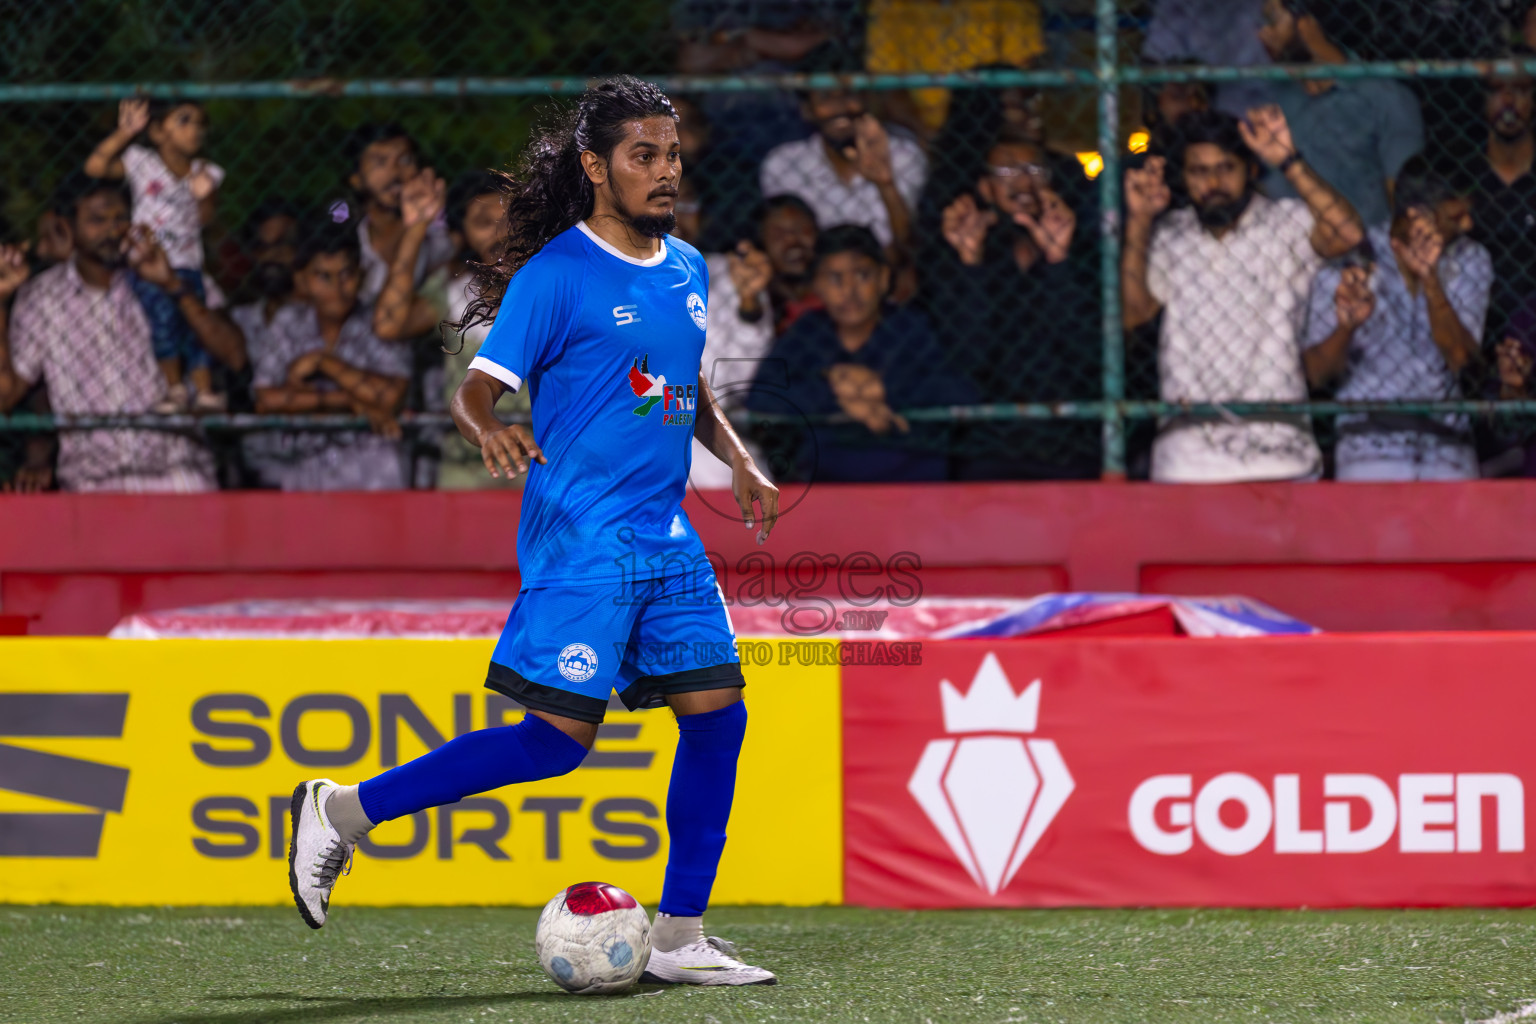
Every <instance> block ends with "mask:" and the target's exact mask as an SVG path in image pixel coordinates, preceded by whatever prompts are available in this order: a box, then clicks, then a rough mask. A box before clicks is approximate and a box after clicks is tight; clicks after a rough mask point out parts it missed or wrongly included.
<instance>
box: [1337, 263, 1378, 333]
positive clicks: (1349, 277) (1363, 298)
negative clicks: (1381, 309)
mask: <svg viewBox="0 0 1536 1024" xmlns="http://www.w3.org/2000/svg"><path fill="white" fill-rule="evenodd" d="M1333 309H1334V313H1335V315H1336V316H1337V317H1338V320H1339V326H1340V327H1343V328H1346V329H1348V330H1354V329H1355V328H1357V327H1359V326H1360V325H1361V324H1363V323H1365V322H1366V321H1367V320H1369V319H1370V318H1371V314H1372V313H1374V312H1375V311H1376V293H1375V292H1373V291H1371V271H1370V269H1369V268H1367V267H1345V268H1344V273H1342V274H1340V275H1339V287H1338V288H1337V289H1335V290H1334V293H1333Z"/></svg>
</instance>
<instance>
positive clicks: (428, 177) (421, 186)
mask: <svg viewBox="0 0 1536 1024" xmlns="http://www.w3.org/2000/svg"><path fill="white" fill-rule="evenodd" d="M447 196H448V183H447V182H445V181H443V179H441V178H439V177H438V176H437V174H436V173H435V172H434V171H433V170H432V168H430V167H424V168H422V169H421V170H420V171H418V172H417V173H416V176H415V177H414V178H412V179H411V180H409V181H407V182H406V183H405V184H404V185H403V186H401V188H400V221H401V223H403V224H404V225H405V226H406V227H408V228H412V227H415V226H416V225H418V224H430V223H432V222H433V221H434V220H436V219H437V217H438V215H439V214H441V213H442V212H443V208H444V207H445V206H446V205H447V201H448V200H447Z"/></svg>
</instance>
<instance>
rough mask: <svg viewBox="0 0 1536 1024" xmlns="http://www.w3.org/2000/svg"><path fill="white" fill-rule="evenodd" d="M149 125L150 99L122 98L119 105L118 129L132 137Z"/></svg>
mask: <svg viewBox="0 0 1536 1024" xmlns="http://www.w3.org/2000/svg"><path fill="white" fill-rule="evenodd" d="M147 127H149V100H146V99H142V98H140V99H131V100H122V101H121V102H119V103H118V105H117V130H118V131H119V132H121V133H122V134H123V135H126V136H128V137H130V138H132V137H133V136H135V135H137V134H139V132H142V131H143V130H144V129H145V128H147Z"/></svg>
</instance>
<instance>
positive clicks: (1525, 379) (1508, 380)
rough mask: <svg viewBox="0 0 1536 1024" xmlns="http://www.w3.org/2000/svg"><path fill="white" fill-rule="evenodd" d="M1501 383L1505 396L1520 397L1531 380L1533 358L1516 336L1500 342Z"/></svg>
mask: <svg viewBox="0 0 1536 1024" xmlns="http://www.w3.org/2000/svg"><path fill="white" fill-rule="evenodd" d="M1498 359H1499V383H1500V384H1502V385H1503V396H1504V397H1505V398H1520V397H1523V396H1524V395H1525V393H1526V388H1527V386H1528V385H1529V384H1530V380H1531V367H1532V363H1533V361H1532V359H1531V356H1530V353H1528V352H1527V351H1526V350H1525V346H1524V345H1521V344H1520V342H1519V341H1518V340H1517V339H1515V338H1505V339H1504V340H1503V341H1501V342H1499V347H1498Z"/></svg>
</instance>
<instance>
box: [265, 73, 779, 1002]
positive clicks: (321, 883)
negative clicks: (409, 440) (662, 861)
mask: <svg viewBox="0 0 1536 1024" xmlns="http://www.w3.org/2000/svg"><path fill="white" fill-rule="evenodd" d="M681 171H682V167H681V161H680V157H679V147H678V141H677V115H676V114H675V113H674V111H673V109H672V104H671V102H670V101H669V100H668V99H667V97H666V96H665V94H663V93H662V92H661V90H659V89H657V88H656V87H655V86H653V85H650V84H648V83H645V82H640V81H637V80H635V79H632V78H618V79H614V80H611V81H608V82H605V83H603V84H601V85H598V86H595V87H594V88H592V89H590V90H588V91H587V92H586V94H585V95H583V97H582V99H581V102H580V105H579V107H578V108H577V110H576V111H575V113H574V115H572V117H570V118H569V119H568V120H567V121H566V122H565V123H564V124H562V125H560V126H557V127H555V128H554V129H552V130H549V131H546V132H544V133H543V134H542V135H541V136H539V137H536V138H535V139H534V140H533V141H532V142H531V143H530V145H529V147H528V150H527V152H526V153H525V156H524V166H523V168H522V171H521V173H520V174H519V175H518V176H517V177H516V178H515V179H513V180H510V181H509V183H508V191H507V204H506V210H507V212H506V225H505V227H506V238H505V241H504V242H503V245H502V248H501V252H500V254H499V255H500V259H499V261H498V262H497V263H496V264H495V265H494V266H492V267H489V268H487V278H488V280H487V282H486V288H485V291H484V292H483V293H482V295H481V297H480V298H479V299H478V300H477V301H476V302H475V303H474V304H472V305H471V306H470V308H469V310H468V312H467V313H466V314H465V319H464V322H463V323H461V324H460V325H458V326H459V328H460V330H465V329H467V328H468V327H470V326H473V325H474V324H476V323H481V322H485V321H487V320H490V319H491V318H492V317H494V318H495V322H494V325H493V326H492V328H491V331H490V334H489V335H488V336H487V338H486V340H485V343H484V344H483V345H482V346H481V348H480V352H479V354H478V355H477V356H476V357H475V360H474V362H473V363H472V364H471V369H470V371H469V373H468V374H467V376H466V378H465V380H464V383H463V385H462V386H460V388H459V390H458V392H457V393H456V395H455V396H454V400H453V416H454V420H455V422H456V423H457V424H458V427H459V430H460V431H461V432H462V433H463V434H464V436H465V437H466V438H468V439H469V440H470V441H472V442H474V443H475V444H477V445H478V446H479V447H480V449H481V453H482V457H483V459H484V461H485V465H486V468H487V469H488V470H489V471H490V472H491V473H492V475H498V474H502V473H504V474H508V475H511V474H513V473H514V472H517V473H521V472H524V471H528V472H529V477H528V485H527V488H526V489H525V490H524V492H523V506H522V520H521V523H520V525H519V528H518V557H519V568H520V569H521V570H522V577H523V589H522V592H521V593H520V594H519V595H518V597H517V602H516V604H514V605H513V606H512V614H511V617H510V618H509V619H508V621H507V627H506V630H505V631H504V632H503V634H502V637H501V640H500V642H499V643H498V644H497V645H496V650H495V653H494V654H493V655H492V656H491V666H490V670H489V675H488V678H487V680H486V685H487V686H489V687H490V688H492V689H494V690H498V691H500V692H502V693H504V694H507V695H508V696H510V697H512V698H513V699H514V700H517V701H518V702H520V703H521V704H523V705H524V706H525V707H526V708H527V709H528V713H527V714H526V715H525V716H524V717H523V720H522V722H521V723H519V724H517V725H513V726H504V727H502V728H496V729H482V730H480V731H478V732H472V733H468V734H466V735H463V736H460V737H458V738H456V739H454V740H452V741H450V742H448V743H446V744H444V745H443V746H441V747H438V748H437V749H436V750H434V751H432V752H431V753H429V754H426V755H425V756H423V757H420V758H417V759H416V760H415V761H411V762H409V763H407V764H403V765H400V766H399V767H397V768H394V769H391V770H390V771H388V772H385V773H384V774H382V775H380V776H377V777H376V778H372V779H369V780H367V781H366V782H363V783H361V784H360V785H356V786H340V785H338V784H336V783H334V782H331V781H330V780H329V779H312V780H309V781H306V782H303V783H300V784H299V786H298V788H297V789H295V790H294V794H293V809H292V815H293V841H292V845H291V847H290V850H289V858H288V859H289V875H288V879H289V884H290V885H291V887H292V889H293V896H294V901H295V903H297V904H298V908H299V912H300V914H302V915H303V917H304V920H305V922H306V923H307V924H309V926H310V927H312V928H319V927H320V926H321V925H323V924H324V923H325V919H326V914H327V912H328V910H329V905H330V895H331V889H332V887H333V886H334V885H335V883H336V877H337V875H338V874H339V873H340V872H341V870H342V866H343V865H344V864H347V863H349V859H350V857H351V855H352V848H353V845H354V844H355V843H356V842H357V841H358V840H359V839H361V838H362V837H363V836H364V835H366V834H367V832H368V831H369V829H371V828H373V827H374V826H375V825H377V824H379V823H381V822H385V821H389V820H391V819H393V818H398V817H401V816H403V815H408V814H413V813H415V812H416V811H419V810H422V809H424V808H428V807H434V806H438V805H441V804H449V803H454V802H456V801H458V800H460V799H462V798H464V797H466V796H469V795H471V794H474V793H482V792H485V791H487V790H492V789H496V788H498V787H501V786H505V785H509V784H511V783H516V782H533V781H535V780H538V779H547V778H552V777H554V776H557V775H564V774H566V773H567V772H570V771H572V770H573V769H575V768H576V767H577V766H578V765H580V764H581V762H582V759H583V758H584V757H585V756H586V753H587V750H588V749H590V748H591V746H592V742H593V740H594V739H595V737H596V735H597V727H598V723H600V722H601V721H602V720H603V712H604V709H605V708H606V707H607V703H608V694H609V692H610V690H611V689H617V690H618V691H619V696H620V698H621V699H622V700H623V701H624V703H625V705H626V706H627V707H629V708H632V709H633V708H646V707H661V706H662V705H663V704H665V705H666V706H668V707H670V708H671V709H672V710H673V712H674V713H675V714H676V715H677V724H678V730H679V734H680V735H679V741H678V747H677V759H676V762H675V763H674V766H673V769H672V782H671V789H670V791H669V793H668V797H667V829H668V832H669V833H670V837H671V854H670V856H669V859H668V862H667V870H666V879H665V883H664V886H663V889H662V897H661V905H660V913H658V914H657V917H656V922H655V927H654V929H653V930H652V933H651V940H652V945H653V952H652V954H651V959H650V964H649V966H648V969H647V971H646V974H645V975H644V978H645V980H649V981H661V982H685V983H690V984H702V985H751V984H772V983H773V982H774V981H775V980H776V979H775V978H774V976H773V975H772V974H771V973H769V972H768V971H765V970H763V969H762V968H759V967H751V966H748V965H747V964H744V963H742V962H740V961H739V960H737V959H735V958H734V957H733V956H731V955H730V946H729V945H728V944H727V943H725V942H722V941H721V940H719V939H715V938H708V939H706V938H705V937H704V930H703V914H704V909H705V906H706V905H707V904H708V902H709V893H710V888H711V887H712V885H713V884H714V879H715V871H716V868H717V867H718V865H719V861H720V854H721V852H722V850H723V849H724V846H725V826H726V822H727V820H728V818H729V816H730V810H731V797H732V793H733V791H734V789H735V780H736V759H737V755H738V753H739V752H740V749H741V741H742V735H743V733H744V731H745V729H746V723H747V712H746V706H745V705H744V704H743V703H742V699H741V691H742V686H743V685H744V684H743V680H742V675H741V666H740V664H739V663H738V661H737V658H736V652H735V644H734V640H735V634H734V632H733V630H732V628H731V623H730V619H729V617H728V615H727V614H726V610H725V606H724V599H723V595H722V594H721V592H720V589H719V585H718V583H716V581H715V578H714V574H713V572H712V571H711V569H710V568H709V564H708V562H707V561H706V560H705V557H704V549H703V546H702V544H701V543H700V541H699V538H698V535H697V534H696V533H695V532H694V530H693V527H692V526H691V525H690V524H689V522H688V517H687V516H686V515H684V514H683V511H682V508H681V504H680V502H681V500H682V498H683V493H684V489H685V486H686V483H687V480H688V468H689V458H690V449H691V439H692V438H693V437H694V436H697V437H698V438H699V440H700V441H702V442H703V444H704V445H705V447H707V448H708V449H709V450H710V451H711V452H713V453H714V454H715V455H716V456H717V457H719V458H720V459H721V460H723V461H725V462H728V463H730V465H731V467H732V470H733V488H734V490H735V493H736V498H737V502H738V504H739V505H740V507H741V511H742V517H743V520H744V521H745V523H746V525H747V528H748V529H751V528H752V527H753V525H754V518H756V522H757V524H758V535H757V538H758V542H759V543H762V542H763V541H765V540H766V539H767V537H768V533H769V531H770V530H772V529H773V525H774V522H775V520H776V518H777V516H778V491H777V489H776V488H775V487H774V486H773V484H771V483H770V482H769V481H768V479H767V477H766V476H764V475H763V473H762V472H761V471H760V470H759V469H758V468H757V466H756V465H754V463H753V461H752V458H751V456H749V455H748V454H747V451H746V448H745V447H743V445H742V443H741V441H740V440H739V439H738V438H737V436H736V434H735V432H734V431H733V430H732V429H731V426H730V424H729V422H727V420H726V419H725V417H724V415H722V414H721V412H720V410H719V407H718V406H717V405H716V404H715V400H714V396H713V395H712V394H711V393H710V390H709V386H708V385H707V384H706V383H705V378H704V377H703V375H702V374H701V372H700V358H701V356H702V353H703V350H704V325H705V317H706V307H705V298H704V297H705V296H707V295H708V294H709V287H708V280H707V275H706V271H705V267H704V259H703V257H701V256H700V255H699V253H698V251H697V250H695V249H694V248H693V247H692V246H690V245H687V244H686V243H683V242H680V241H678V240H677V239H675V238H670V237H667V233H668V232H669V231H670V230H671V229H672V226H673V205H674V200H675V198H676V196H677V184H678V180H679V178H680V175H681ZM525 384H526V386H527V387H528V388H529V392H530V395H531V397H532V403H533V424H534V432H535V433H536V434H537V435H538V442H537V443H535V441H534V439H533V437H532V436H530V434H529V432H528V431H527V430H525V429H523V428H522V427H520V426H510V427H508V426H503V425H502V423H501V422H499V421H498V420H497V419H496V417H495V416H494V414H493V412H492V410H493V408H494V406H495V404H496V400H497V399H498V398H499V397H500V396H501V395H502V394H503V393H504V392H506V391H507V390H508V389H516V388H519V387H522V386H524V385H525ZM754 503H756V505H757V506H758V507H760V516H757V517H754ZM661 645H665V646H666V651H667V654H668V663H667V664H666V665H665V667H664V669H662V671H661V673H660V674H652V673H651V669H653V668H657V667H658V666H655V665H654V664H647V663H646V662H647V660H648V659H647V658H645V657H644V655H645V654H646V652H648V651H654V650H656V649H658V647H659V646H661ZM701 656H702V660H701ZM679 657H681V659H682V660H681V661H678V660H677V659H678V658H679Z"/></svg>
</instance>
